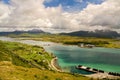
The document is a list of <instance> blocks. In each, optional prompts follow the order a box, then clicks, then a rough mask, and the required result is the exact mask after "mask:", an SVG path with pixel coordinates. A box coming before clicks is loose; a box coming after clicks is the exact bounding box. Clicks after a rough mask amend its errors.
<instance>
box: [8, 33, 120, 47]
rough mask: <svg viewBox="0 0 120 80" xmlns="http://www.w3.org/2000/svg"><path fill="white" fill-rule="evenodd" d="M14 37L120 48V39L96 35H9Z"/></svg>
mask: <svg viewBox="0 0 120 80" xmlns="http://www.w3.org/2000/svg"><path fill="white" fill-rule="evenodd" d="M9 36H10V37H14V38H18V37H19V38H24V39H32V40H38V41H39V40H42V41H52V42H57V43H63V44H70V45H79V44H81V43H84V44H93V45H95V46H98V47H107V48H120V39H112V38H95V37H73V36H66V35H58V34H36V35H35V34H21V35H14V34H13V35H9Z"/></svg>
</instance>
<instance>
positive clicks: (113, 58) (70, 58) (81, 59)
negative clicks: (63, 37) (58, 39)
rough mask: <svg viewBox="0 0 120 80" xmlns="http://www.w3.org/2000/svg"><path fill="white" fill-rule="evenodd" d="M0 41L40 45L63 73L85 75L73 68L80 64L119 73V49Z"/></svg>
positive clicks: (26, 41)
mask: <svg viewBox="0 0 120 80" xmlns="http://www.w3.org/2000/svg"><path fill="white" fill-rule="evenodd" d="M0 40H6V41H13V42H21V43H26V44H31V45H41V46H43V47H44V48H45V49H46V51H48V52H51V53H54V54H55V55H56V56H57V57H58V62H59V65H60V66H61V67H62V69H63V70H65V71H70V72H80V73H85V74H86V72H84V71H79V70H76V69H75V66H76V65H79V64H80V65H84V66H89V67H91V68H97V69H101V70H105V71H107V72H109V71H111V72H118V73H120V49H110V48H101V47H95V48H92V49H89V48H80V47H77V46H67V45H62V44H57V43H52V42H42V41H33V40H19V39H12V38H6V37H0ZM48 44H49V45H48Z"/></svg>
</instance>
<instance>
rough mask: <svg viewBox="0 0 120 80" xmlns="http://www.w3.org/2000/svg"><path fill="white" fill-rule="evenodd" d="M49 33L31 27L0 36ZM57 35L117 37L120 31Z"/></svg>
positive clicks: (79, 32) (1, 33) (119, 35)
mask: <svg viewBox="0 0 120 80" xmlns="http://www.w3.org/2000/svg"><path fill="white" fill-rule="evenodd" d="M23 33H28V34H41V33H42V34H46V33H47V34H50V33H48V32H45V31H43V30H40V29H39V30H38V29H32V30H28V31H18V30H17V31H13V32H0V36H7V35H9V34H16V35H19V34H23ZM59 35H69V36H78V37H98V38H118V37H120V33H118V32H116V31H112V30H95V31H75V32H70V33H60V34H59Z"/></svg>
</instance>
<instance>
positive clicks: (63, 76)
mask: <svg viewBox="0 0 120 80" xmlns="http://www.w3.org/2000/svg"><path fill="white" fill-rule="evenodd" d="M52 57H53V56H51V54H48V53H47V52H46V51H45V50H44V49H43V48H42V47H39V46H30V45H25V44H21V43H14V42H2V41H0V80H90V78H87V77H84V76H82V75H77V74H70V73H60V72H57V71H54V70H52V69H51V67H50V66H49V65H50V64H49V62H50V61H51V59H52Z"/></svg>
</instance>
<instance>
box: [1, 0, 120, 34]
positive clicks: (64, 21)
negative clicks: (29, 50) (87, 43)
mask: <svg viewBox="0 0 120 80" xmlns="http://www.w3.org/2000/svg"><path fill="white" fill-rule="evenodd" d="M119 4H120V0H0V31H14V30H31V29H42V30H44V31H47V32H52V33H60V32H72V31H80V30H85V31H94V30H96V29H98V30H114V31H117V32H120V5H119Z"/></svg>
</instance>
